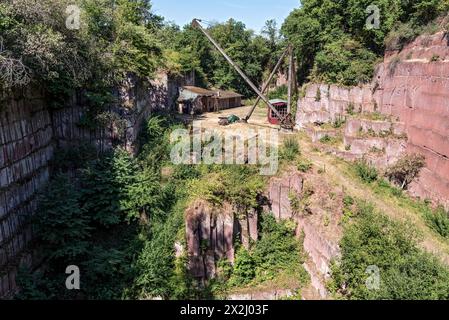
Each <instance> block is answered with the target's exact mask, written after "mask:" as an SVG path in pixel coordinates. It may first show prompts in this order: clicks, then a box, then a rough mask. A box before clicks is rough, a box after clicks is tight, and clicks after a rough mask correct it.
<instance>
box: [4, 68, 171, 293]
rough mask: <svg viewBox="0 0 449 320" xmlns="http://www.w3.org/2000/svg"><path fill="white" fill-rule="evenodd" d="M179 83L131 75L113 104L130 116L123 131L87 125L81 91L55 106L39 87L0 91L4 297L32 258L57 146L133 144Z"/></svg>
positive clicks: (100, 147)
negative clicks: (32, 222) (32, 221)
mask: <svg viewBox="0 0 449 320" xmlns="http://www.w3.org/2000/svg"><path fill="white" fill-rule="evenodd" d="M173 85H176V84H173V83H172V82H170V80H169V79H168V78H167V76H166V75H161V76H160V77H159V78H158V79H157V80H155V81H153V82H151V83H147V84H146V85H144V84H141V83H138V82H136V81H134V80H132V79H131V80H130V81H129V83H128V84H127V85H126V87H125V89H124V90H122V91H120V95H119V96H118V97H119V98H120V99H119V100H120V101H121V103H120V105H116V106H112V107H111V110H110V111H112V112H114V113H116V114H117V115H118V117H119V118H120V119H121V120H123V121H124V123H125V127H124V130H123V132H122V134H119V132H118V131H117V130H116V128H115V127H114V126H109V127H107V128H103V129H96V130H89V129H87V128H83V127H81V126H80V125H79V122H80V119H81V118H82V116H83V114H84V113H85V110H86V108H85V105H84V103H85V102H84V101H83V99H81V98H80V96H79V95H78V96H74V97H73V99H72V100H71V101H70V102H69V103H68V105H67V106H66V107H64V108H61V109H57V110H53V109H51V108H50V107H49V105H48V103H47V100H46V97H45V95H44V93H43V92H42V90H40V89H39V88H32V87H29V88H25V89H23V90H16V91H14V92H11V93H0V297H3V296H6V295H9V294H11V292H13V291H14V290H15V289H16V283H15V277H16V273H17V266H18V265H19V264H21V263H24V262H27V263H28V264H29V262H30V257H31V256H32V254H31V253H30V252H28V251H27V250H28V246H27V245H28V243H29V242H30V241H31V239H32V237H31V230H30V227H29V226H28V225H27V224H26V223H25V221H26V220H27V218H28V217H30V215H32V214H33V213H34V212H36V209H37V202H36V194H37V193H38V192H39V190H41V189H42V187H43V186H44V185H45V184H46V183H47V181H48V179H49V177H50V174H51V168H50V164H49V162H50V160H51V159H52V157H53V154H54V151H55V149H56V148H57V147H65V146H68V145H72V146H77V145H78V146H79V145H82V144H86V143H91V144H93V145H95V146H96V147H97V149H98V150H100V151H103V150H107V149H109V148H111V147H112V146H113V145H114V144H121V145H123V146H125V147H126V148H128V149H129V150H132V146H133V143H134V141H135V139H136V138H137V133H138V130H139V127H140V125H141V123H142V121H143V120H145V119H147V118H148V117H149V115H150V114H151V112H152V111H153V110H155V109H157V108H167V107H169V105H170V101H171V100H173V97H171V96H170V92H171V93H173V92H176V90H174V89H173V88H171V87H172V86H173Z"/></svg>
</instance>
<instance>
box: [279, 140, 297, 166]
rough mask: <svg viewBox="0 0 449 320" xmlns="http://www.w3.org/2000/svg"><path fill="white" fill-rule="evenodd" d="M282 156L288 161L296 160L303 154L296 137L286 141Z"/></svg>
mask: <svg viewBox="0 0 449 320" xmlns="http://www.w3.org/2000/svg"><path fill="white" fill-rule="evenodd" d="M280 154H281V158H282V159H284V160H286V161H293V160H295V159H296V157H297V156H298V155H300V154H301V152H300V147H299V142H298V140H297V139H296V138H294V137H289V138H287V139H285V141H284V143H283V145H282V148H281V152H280Z"/></svg>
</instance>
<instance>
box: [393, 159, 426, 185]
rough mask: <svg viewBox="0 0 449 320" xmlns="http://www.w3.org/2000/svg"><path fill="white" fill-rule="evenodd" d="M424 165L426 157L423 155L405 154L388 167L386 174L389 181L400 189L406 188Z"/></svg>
mask: <svg viewBox="0 0 449 320" xmlns="http://www.w3.org/2000/svg"><path fill="white" fill-rule="evenodd" d="M425 165H426V158H425V157H424V156H423V155H419V154H410V155H406V156H404V157H402V158H401V159H399V161H398V162H397V163H396V164H394V165H392V166H390V167H389V168H388V170H387V172H386V176H387V177H388V178H389V179H390V181H392V182H394V183H395V184H397V185H398V186H400V187H401V189H407V187H408V186H409V185H410V184H411V183H412V182H413V180H415V178H416V177H417V176H418V175H419V173H420V171H421V170H422V169H423V168H424V167H425Z"/></svg>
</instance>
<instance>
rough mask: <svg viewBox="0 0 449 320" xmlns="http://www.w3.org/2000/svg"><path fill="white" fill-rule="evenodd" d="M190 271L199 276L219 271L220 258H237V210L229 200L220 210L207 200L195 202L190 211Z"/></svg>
mask: <svg viewBox="0 0 449 320" xmlns="http://www.w3.org/2000/svg"><path fill="white" fill-rule="evenodd" d="M186 236H187V239H186V240H187V254H188V258H189V266H188V268H189V272H190V274H191V275H192V276H193V277H194V278H196V279H198V280H202V281H203V280H207V279H211V278H213V277H214V276H215V275H216V267H217V262H218V261H219V260H220V259H223V258H224V259H227V260H228V261H229V262H231V263H233V262H234V212H233V210H232V207H231V206H230V205H228V204H226V205H224V207H223V208H222V210H220V211H218V210H216V209H214V208H212V207H211V206H210V205H209V204H208V203H207V202H205V201H197V202H195V203H194V204H193V205H192V206H191V207H190V208H189V209H188V210H187V212H186Z"/></svg>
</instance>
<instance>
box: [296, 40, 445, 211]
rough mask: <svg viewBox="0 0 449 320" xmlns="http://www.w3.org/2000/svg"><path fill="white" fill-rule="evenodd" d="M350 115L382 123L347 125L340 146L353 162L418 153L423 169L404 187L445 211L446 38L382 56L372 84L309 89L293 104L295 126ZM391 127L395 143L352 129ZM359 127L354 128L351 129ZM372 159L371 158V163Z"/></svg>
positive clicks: (388, 160)
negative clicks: (374, 153) (372, 153)
mask: <svg viewBox="0 0 449 320" xmlns="http://www.w3.org/2000/svg"><path fill="white" fill-rule="evenodd" d="M348 109H353V110H354V111H355V112H362V113H372V112H376V111H377V112H380V113H382V114H384V115H386V116H389V118H390V119H389V120H388V121H384V122H383V123H382V122H375V121H374V122H373V121H371V122H366V121H365V122H363V121H361V122H357V121H356V120H354V121H350V122H349V123H348V124H347V127H346V141H345V143H346V144H347V145H348V146H349V145H351V152H349V153H343V154H342V155H343V156H345V157H347V158H357V157H358V156H359V154H360V153H363V154H366V153H367V149H372V147H376V148H380V149H385V151H386V153H387V157H386V158H383V159H380V160H379V159H377V160H376V161H373V162H374V164H376V165H378V166H381V167H382V166H385V165H389V164H391V163H392V162H394V161H396V160H397V158H398V155H399V154H401V153H402V152H403V151H406V152H415V153H420V154H423V155H424V156H425V157H426V159H427V167H426V168H425V169H424V170H423V171H422V172H421V174H420V177H419V180H417V181H416V182H415V183H414V184H413V185H412V186H411V188H410V191H411V193H412V194H413V195H415V196H418V197H421V198H429V199H432V200H434V201H436V202H439V203H442V204H444V205H446V206H449V39H448V35H447V34H445V33H443V32H440V33H436V34H434V35H432V36H420V37H418V38H417V39H416V40H415V41H413V42H412V43H410V44H409V45H407V46H406V47H405V48H404V49H403V50H402V51H400V52H388V53H387V54H386V56H385V60H384V62H383V63H382V64H381V65H379V66H378V68H377V72H376V75H375V77H374V79H373V83H372V84H369V85H365V86H362V87H354V88H343V87H338V86H335V85H330V86H329V85H323V84H311V85H309V86H308V87H307V89H306V92H305V97H304V98H301V99H300V100H299V102H298V114H297V127H298V128H306V127H307V126H308V125H310V124H314V123H326V122H331V121H333V120H335V119H338V117H341V116H344V115H346V114H347V112H348ZM389 126H391V128H390V129H391V130H392V132H393V133H394V134H395V135H403V139H404V140H405V139H406V140H407V141H406V143H405V141H404V142H400V141H398V140H396V141H392V140H387V141H385V140H384V141H381V140H380V139H371V138H369V139H357V138H355V134H356V132H357V130H359V129H360V128H362V130H369V129H371V130H373V131H374V132H376V131H377V132H379V131H383V130H385V129H387V128H388V127H389ZM357 127H359V129H358V128H357ZM373 160H374V159H373Z"/></svg>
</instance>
